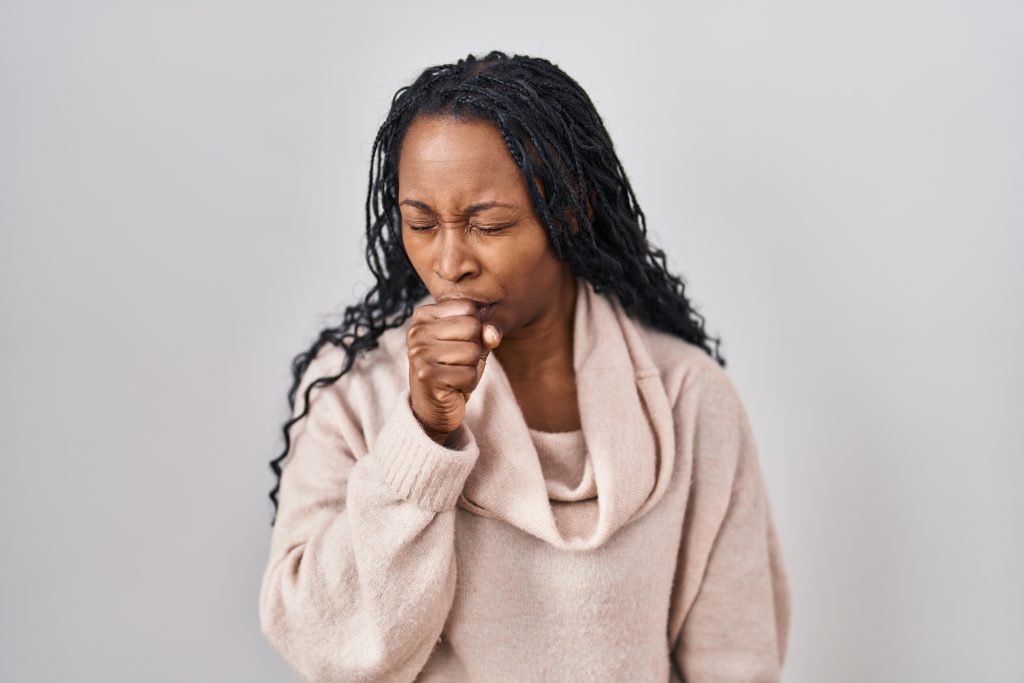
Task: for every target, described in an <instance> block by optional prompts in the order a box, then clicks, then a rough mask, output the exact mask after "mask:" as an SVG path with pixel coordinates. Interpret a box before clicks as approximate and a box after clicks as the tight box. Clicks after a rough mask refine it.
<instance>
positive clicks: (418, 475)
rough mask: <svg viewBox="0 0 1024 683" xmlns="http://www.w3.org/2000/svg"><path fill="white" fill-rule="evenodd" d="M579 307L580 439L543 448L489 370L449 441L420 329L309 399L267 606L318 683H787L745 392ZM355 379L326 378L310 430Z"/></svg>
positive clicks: (622, 318)
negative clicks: (412, 362)
mask: <svg viewBox="0 0 1024 683" xmlns="http://www.w3.org/2000/svg"><path fill="white" fill-rule="evenodd" d="M577 284H578V287H577V298H576V307H575V314H574V315H575V319H574V323H573V365H574V369H575V373H576V385H577V400H578V403H579V412H580V420H581V429H580V431H579V433H578V434H574V433H572V432H567V433H556V434H550V433H543V432H541V433H537V432H536V430H531V429H530V428H529V427H528V425H527V424H526V422H525V419H524V416H523V412H522V409H521V408H520V406H519V404H518V402H517V398H516V396H515V394H514V392H513V390H512V387H511V384H510V382H509V379H508V376H507V375H506V374H505V372H504V370H503V368H502V366H501V363H500V362H499V360H498V358H497V357H496V355H495V354H494V353H492V354H491V355H490V357H489V358H488V361H487V365H486V368H485V369H484V372H483V375H482V377H481V379H480V382H479V383H478V385H477V387H476V389H475V390H474V392H473V393H472V395H471V396H470V398H469V401H468V402H467V404H466V413H465V418H464V421H463V423H462V425H461V426H460V427H459V428H458V429H457V430H456V431H455V432H453V433H452V434H451V436H450V438H449V440H448V441H447V442H446V444H445V445H441V444H438V443H437V442H435V441H434V440H433V439H431V438H430V437H429V436H428V435H427V434H426V432H425V431H424V430H423V428H422V426H421V425H420V423H419V422H418V421H417V419H416V416H415V414H414V413H413V411H412V406H411V403H410V393H409V383H408V372H409V366H408V356H407V347H406V332H407V331H408V325H409V324H411V321H406V322H405V324H404V325H402V326H400V327H397V328H392V329H389V330H387V331H386V332H385V333H384V334H383V335H381V337H380V338H379V343H380V344H379V346H378V347H377V348H376V349H373V350H372V351H369V352H367V353H365V354H363V355H361V356H359V357H358V358H357V360H356V362H355V364H354V365H353V366H352V368H351V370H349V372H347V373H346V374H344V375H343V376H342V377H341V379H340V380H338V381H337V382H335V383H333V384H330V385H327V386H318V387H315V388H314V389H313V391H312V392H311V397H312V400H311V403H310V412H309V414H308V415H307V416H306V417H305V418H304V419H302V420H300V421H298V422H297V423H296V424H295V425H294V426H293V427H292V432H291V437H292V441H291V448H290V450H289V452H288V456H287V457H286V459H285V460H284V463H283V467H284V469H283V473H282V476H281V482H280V491H279V507H278V512H277V521H276V524H275V525H274V527H273V529H272V533H271V539H270V553H269V562H268V565H267V568H266V571H265V573H264V576H263V580H262V584H261V587H260V594H259V616H260V624H261V629H262V632H263V634H264V635H265V637H266V638H267V639H268V640H269V642H270V643H271V644H272V645H273V647H274V648H275V649H276V650H277V651H278V652H279V653H280V655H281V656H282V657H283V658H284V659H285V660H286V661H287V662H288V663H289V664H290V665H291V666H292V667H293V668H294V669H295V670H296V671H297V672H298V673H299V674H300V675H301V676H302V677H303V678H304V679H305V680H308V681H332V682H342V681H389V682H401V681H406V682H409V681H417V682H431V683H441V682H446V683H461V682H463V681H466V682H469V681H472V682H484V683H490V682H498V683H500V682H503V681H509V682H515V683H523V682H532V681H567V682H568V681H573V682H577V681H609V682H611V681H616V682H618V681H624V680H632V681H644V682H647V681H652V682H655V681H669V682H670V683H672V682H675V683H679V682H680V681H681V680H685V681H686V683H702V682H711V681H714V682H716V683H721V682H728V681H737V682H738V681H743V682H744V683H749V682H752V681H776V680H778V679H779V676H780V670H781V668H782V663H783V661H784V657H785V653H786V641H787V636H788V631H789V620H790V591H789V585H788V581H787V574H786V570H785V568H784V565H783V561H782V555H781V550H780V543H779V538H778V535H777V533H776V529H775V526H774V523H773V521H772V514H771V508H770V506H769V501H768V497H767V491H766V488H765V485H764V480H763V478H762V474H761V469H760V464H759V456H758V450H757V446H756V443H755V440H754V437H753V434H752V430H751V425H750V421H749V419H748V416H747V413H746V411H745V409H744V407H743V404H742V402H741V400H740V398H739V396H738V394H737V391H736V389H735V387H734V385H733V383H732V382H731V380H730V379H729V377H728V376H727V375H726V374H725V372H724V370H723V369H722V368H721V366H719V365H718V364H717V363H716V362H714V360H713V359H711V358H710V357H709V356H708V355H707V354H706V353H705V352H704V351H703V350H702V349H701V348H699V347H697V346H696V345H693V344H690V343H688V342H686V341H684V340H682V339H679V338H677V337H675V336H673V335H669V334H666V333H664V332H661V331H658V330H655V329H654V328H653V327H650V326H647V325H645V324H642V323H640V322H638V321H636V320H634V319H632V318H631V317H630V316H629V315H627V314H626V313H625V311H624V310H623V309H622V307H621V305H620V303H619V302H618V300H617V299H616V298H615V297H614V296H613V295H609V294H605V293H597V292H595V291H594V289H593V287H592V286H591V285H590V284H589V283H588V282H587V281H586V280H583V279H582V278H578V279H577ZM421 303H427V300H426V299H424V300H423V302H421ZM344 361H345V355H344V352H343V351H342V350H340V349H338V348H336V347H333V346H327V347H325V348H324V350H323V351H321V353H320V354H318V355H317V357H316V358H315V359H314V360H313V362H312V363H311V364H310V366H309V368H308V369H307V371H306V373H305V375H304V377H303V379H302V382H301V383H300V387H299V394H298V396H299V397H300V400H298V401H296V413H295V414H298V411H299V410H300V409H301V404H302V401H301V396H302V392H304V391H305V387H306V386H308V384H309V383H310V382H311V381H312V380H313V379H315V378H317V377H321V376H325V375H336V374H338V372H339V371H340V369H341V368H342V366H343V364H344ZM563 450H564V452H565V453H564V456H565V457H564V458H560V457H559V456H560V455H561V453H560V452H559V451H563ZM680 675H681V676H682V677H683V679H681V678H680Z"/></svg>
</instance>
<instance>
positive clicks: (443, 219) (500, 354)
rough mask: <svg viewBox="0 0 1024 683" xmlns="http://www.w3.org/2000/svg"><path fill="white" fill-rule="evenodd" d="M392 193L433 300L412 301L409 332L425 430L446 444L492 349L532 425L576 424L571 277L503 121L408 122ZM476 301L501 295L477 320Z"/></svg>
mask: <svg viewBox="0 0 1024 683" xmlns="http://www.w3.org/2000/svg"><path fill="white" fill-rule="evenodd" d="M398 198H399V204H400V210H401V212H402V240H403V243H404V246H405V251H406V253H407V255H408V256H409V260H410V262H411V263H412V265H413V267H414V268H415V270H416V273H417V274H418V275H419V277H420V279H421V280H422V281H423V283H424V284H425V285H426V287H427V289H428V290H429V292H430V294H431V296H432V297H433V299H434V301H435V303H432V304H426V305H423V306H420V307H419V308H418V309H417V310H416V312H415V313H414V315H413V323H412V325H411V326H410V330H409V336H408V342H409V366H410V373H409V374H410V394H411V401H412V406H413V412H414V413H415V414H416V416H417V418H418V419H419V420H420V422H421V424H423V426H424V429H426V431H427V433H428V434H430V435H431V436H432V438H434V439H435V441H438V443H444V441H445V439H446V437H447V435H448V434H449V433H450V432H451V431H454V429H456V428H457V427H458V425H459V424H461V421H462V417H463V416H464V412H465V402H466V401H468V400H469V395H470V394H471V392H472V389H473V388H474V387H475V386H476V384H477V383H478V382H479V378H480V377H481V376H482V373H483V372H484V370H485V368H486V358H487V354H488V353H490V352H493V353H494V354H495V356H496V357H497V358H498V359H499V361H500V362H501V365H502V367H503V368H504V369H505V372H506V374H507V375H508V378H509V382H510V384H511V385H512V389H513V391H514V393H515V395H516V399H517V401H518V402H519V404H520V407H521V408H522V410H523V415H524V417H525V418H526V423H527V424H528V425H529V426H530V427H533V428H534V429H540V430H544V431H571V430H575V429H579V428H580V418H579V409H578V404H577V400H576V378H575V373H574V371H573V343H572V336H573V321H574V315H575V302H576V280H575V278H574V277H573V275H572V272H571V270H570V269H569V267H568V266H567V265H566V264H564V263H562V262H561V261H559V260H558V259H557V258H556V257H555V255H554V252H553V251H552V249H551V245H550V243H549V241H548V238H547V234H546V233H545V231H544V228H543V227H542V226H541V224H540V222H539V220H538V219H537V217H536V215H535V214H534V211H533V206H532V203H531V201H530V197H529V194H528V193H527V188H526V184H525V182H524V181H523V177H522V174H521V172H520V170H519V167H518V166H517V165H516V163H515V161H514V160H513V159H512V157H511V155H510V154H509V151H508V147H507V146H506V144H505V141H504V139H503V138H502V136H501V133H500V132H499V131H498V129H497V128H496V127H495V126H494V125H493V124H491V123H489V122H485V121H473V120H459V119H453V118H447V117H423V116H421V117H418V118H417V119H415V120H414V121H413V122H412V124H411V125H410V127H409V129H408V131H407V133H406V136H405V140H404V142H403V145H402V149H401V153H400V156H399V164H398ZM481 228H483V229H493V228H497V229H498V230H497V231H494V232H490V233H485V232H482V231H481ZM472 298H477V299H480V300H482V301H498V303H497V304H496V305H495V306H493V307H492V308H491V309H490V311H488V312H487V313H486V320H482V319H481V317H480V315H478V313H479V311H478V307H477V304H475V303H473V302H472V301H470V299H472ZM491 325H493V326H494V327H495V328H496V330H490V326H491ZM485 332H486V334H485ZM493 332H497V333H498V334H497V335H494V334H493ZM496 341H497V344H495V342H496Z"/></svg>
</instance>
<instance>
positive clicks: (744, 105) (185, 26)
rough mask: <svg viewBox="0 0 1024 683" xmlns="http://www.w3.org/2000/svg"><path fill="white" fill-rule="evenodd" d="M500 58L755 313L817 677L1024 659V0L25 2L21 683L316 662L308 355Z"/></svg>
mask: <svg viewBox="0 0 1024 683" xmlns="http://www.w3.org/2000/svg"><path fill="white" fill-rule="evenodd" d="M491 49H500V50H503V51H506V52H509V53H525V54H531V55H536V56H543V57H546V58H548V59H550V60H552V61H554V62H555V63H557V64H559V65H560V66H562V67H563V68H564V69H565V70H566V71H567V72H568V73H569V74H570V75H572V76H573V77H575V78H576V79H577V80H578V81H579V82H580V83H581V84H582V85H583V87H584V88H586V89H587V90H588V92H589V93H590V94H591V96H592V98H593V99H594V101H595V103H596V105H597V107H598V109H599V111H600V113H601V114H602V116H603V117H604V120H605V122H606V124H607V126H608V128H609V130H610V132H611V135H612V137H613V139H614V141H615V144H616V148H617V150H618V152H619V154H620V156H621V158H622V161H623V163H624V165H625V167H626V170H627V172H628V174H629V176H630V178H631V180H632V181H633V184H634V187H635V189H636V191H637V194H638V197H639V201H640V203H641V206H642V207H643V208H644V210H645V211H646V213H647V217H648V221H649V225H650V234H651V238H652V240H653V241H655V242H656V243H657V244H659V245H660V246H662V247H663V248H664V249H665V250H666V252H667V253H668V255H669V265H670V267H671V268H672V269H673V270H674V271H675V272H677V273H680V274H681V275H682V276H683V277H684V278H685V280H686V282H687V286H688V289H687V291H688V294H689V295H690V296H691V297H692V299H693V302H694V303H695V304H696V306H697V307H698V310H699V311H700V312H701V313H702V315H704V316H705V318H706V321H707V325H708V330H709V331H710V332H711V333H712V334H715V335H720V336H721V337H722V338H723V340H724V343H723V346H722V353H723V354H724V355H725V357H726V359H727V361H728V372H729V373H730V375H731V377H732V379H733V381H734V382H735V384H736V386H737V387H738V389H739V391H740V393H741V396H742V398H743V400H744V403H745V406H746V408H747V410H748V412H749V414H750V417H751V420H752V425H753V427H754V431H755V434H756V437H757V440H758V445H759V452H760V458H761V463H762V468H763V471H764V474H765V477H766V480H767V486H768V490H769V495H770V501H771V505H772V509H773V512H774V515H775V519H776V523H777V526H778V529H779V533H780V536H781V539H782V543H783V551H784V558H785V561H786V564H787V567H788V570H789V573H790V579H791V583H792V590H793V603H792V608H793V621H792V630H791V633H790V647H789V652H788V655H787V661H786V667H785V672H784V673H785V675H784V679H785V680H787V681H795V682H802V681H808V682H817V681H830V682H832V681H837V682H845V681H851V682H852V681H864V680H871V681H893V682H895V681H901V682H902V681H929V682H934V681H967V680H969V681H1000V682H1002V681H1024V660H1022V657H1021V652H1022V651H1024V531H1022V526H1024V524H1022V522H1024V495H1022V494H1021V492H1020V489H1021V482H1022V480H1024V459H1022V457H1021V456H1022V448H1021V444H1022V442H1024V389H1022V387H1024V362H1022V360H1021V353H1022V350H1024V306H1022V298H1024V297H1022V296H1021V295H1022V292H1024V267H1022V261H1024V229H1022V228H1024V221H1022V219H1024V207H1022V194H1024V193H1022V189H1024V125H1022V122H1024V87H1022V86H1024V5H1022V3H1021V2H959V3H949V2H916V3H915V2H904V1H898V2H846V3H838V2H810V1H806V2H793V1H790V0H781V1H778V2H773V3H744V2H719V3H691V2H683V3H657V4H654V3H650V4H648V3H644V2H629V3H608V4H603V3H594V2H579V3H559V2H552V1H550V0H548V1H545V2H534V1H533V0H525V1H524V2H519V3H503V4H495V3H464V2H456V1H454V0H439V1H438V2H430V3H407V4H398V3H391V2H382V1H377V2H373V3H342V2H336V3H328V2H293V3H267V2H241V1H237V2H182V1H177V2H165V3H155V2H121V3H116V2H91V3H74V2H9V1H5V2H2V3H0V220H2V244H0V278H2V294H0V297H2V298H0V301H2V312H0V313H2V319H0V344H2V349H0V350H2V354H0V372H2V376H0V377H2V379H0V400H2V405H0V408H2V412H0V415H2V417H0V419H2V426H0V448H2V457H3V469H2V475H0V477H2V479H0V481H2V483H3V487H2V495H0V506H2V507H0V519H2V522H0V524H2V539H0V543H2V546H0V547H2V553H3V555H2V561H0V591H2V593H0V605H2V607H0V680H3V681H12V682H15V681H16V682H18V683H21V682H30V681H96V682H109V681H131V682H134V681H147V682H163V681H174V682H177V681H203V682H206V681H211V682H213V681H246V682H261V681H268V682H269V681H292V680H296V678H295V677H294V675H293V674H292V673H291V672H290V669H289V668H288V666H287V665H286V664H285V663H284V661H283V660H282V659H280V658H279V656H278V655H277V654H276V653H275V652H274V651H273V650H272V649H271V647H270V646H269V644H268V643H267V642H266V641H265V640H264V639H263V637H262V635H261V633H260V631H259V621H258V613H257V597H258V589H259V582H260V579H261V577H262V574H263V572H264V569H265V564H266V561H267V551H268V542H269V538H270V526H269V523H270V516H271V505H270V501H269V499H268V497H267V493H268V491H269V490H270V488H271V487H272V486H273V483H274V480H273V476H272V474H271V471H270V469H269V466H268V462H269V460H270V459H271V458H273V457H275V456H276V455H277V454H278V453H279V450H280V448H281V446H282V440H281V436H280V431H279V430H280V426H281V423H282V422H283V421H284V419H285V418H286V417H287V405H286V398H285V394H286V390H287V388H288V385H289V382H290V367H289V365H290V360H291V358H292V356H294V355H295V354H296V353H298V352H299V351H301V350H303V349H305V348H307V347H308V345H309V343H310V342H311V341H312V339H313V337H314V335H315V333H316V332H317V331H319V329H320V328H321V327H322V326H323V325H324V324H327V323H331V324H333V323H335V322H336V321H337V316H338V315H339V314H340V312H341V310H342V308H343V306H344V305H346V304H351V303H354V302H355V300H356V298H357V297H358V296H359V295H361V294H362V293H364V292H365V291H366V289H367V288H368V286H369V283H370V274H369V270H368V268H367V267H366V266H365V264H364V261H363V241H362V234H363V230H364V225H363V202H364V200H365V192H366V182H367V171H368V163H369V153H370V145H371V142H372V140H373V136H374V135H375V133H376V129H377V126H378V125H379V124H380V122H381V121H382V119H383V117H384V115H385V113H386V111H387V107H388V104H389V102H390V99H391V96H392V94H393V93H394V91H395V89H397V88H398V87H399V86H401V85H404V84H406V83H408V82H409V81H410V80H411V79H412V78H413V77H415V75H417V74H418V72H419V71H420V70H422V69H423V68H425V67H427V66H430V65H433V64H440V63H447V62H452V61H455V60H457V59H459V58H460V57H464V56H466V55H467V54H469V53H470V52H473V53H476V54H483V53H486V52H487V51H489V50H491Z"/></svg>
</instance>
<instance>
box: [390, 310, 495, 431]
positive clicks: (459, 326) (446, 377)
mask: <svg viewBox="0 0 1024 683" xmlns="http://www.w3.org/2000/svg"><path fill="white" fill-rule="evenodd" d="M406 343H407V345H408V347H409V397H410V402H411V404H412V411H413V414H415V415H416V419H417V420H419V422H420V424H421V425H423V429H424V431H426V433H427V434H428V435H430V438H432V439H433V440H434V441H436V442H437V443H439V444H442V445H443V444H444V443H445V441H446V440H447V439H448V435H449V434H451V433H452V432H454V431H455V430H456V429H458V427H459V425H461V424H462V420H463V418H465V416H466V402H467V401H469V396H470V394H471V393H473V390H474V389H476V385H477V384H478V383H479V382H480V378H481V377H483V372H484V366H485V365H486V363H487V356H488V355H489V354H490V352H491V350H492V349H494V348H495V347H497V346H498V344H500V343H501V330H499V329H498V327H497V326H496V325H495V324H494V323H491V322H487V323H483V322H482V321H481V319H480V313H479V306H478V305H477V304H476V303H475V302H473V301H470V300H469V299H450V300H448V301H444V302H441V303H434V304H425V305H423V306H420V307H418V308H417V309H416V310H415V311H414V312H413V316H412V324H411V325H410V326H409V331H408V334H407V335H406Z"/></svg>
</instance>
